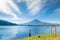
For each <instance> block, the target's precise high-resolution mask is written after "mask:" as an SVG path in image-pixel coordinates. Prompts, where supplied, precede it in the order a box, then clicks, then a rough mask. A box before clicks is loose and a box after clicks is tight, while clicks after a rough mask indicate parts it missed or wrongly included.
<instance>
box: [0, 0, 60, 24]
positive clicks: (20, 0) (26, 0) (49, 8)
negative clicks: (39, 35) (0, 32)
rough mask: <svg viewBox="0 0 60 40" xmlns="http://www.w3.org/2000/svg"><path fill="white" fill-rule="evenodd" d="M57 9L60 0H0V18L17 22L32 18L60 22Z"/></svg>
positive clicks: (59, 13)
mask: <svg viewBox="0 0 60 40" xmlns="http://www.w3.org/2000/svg"><path fill="white" fill-rule="evenodd" d="M59 11H60V0H43V1H42V0H0V19H2V20H6V21H9V22H12V23H17V24H22V23H27V22H30V21H33V20H34V19H38V20H39V21H43V22H47V23H58V24H60V19H59V18H60V12H59ZM26 20H27V21H26Z"/></svg>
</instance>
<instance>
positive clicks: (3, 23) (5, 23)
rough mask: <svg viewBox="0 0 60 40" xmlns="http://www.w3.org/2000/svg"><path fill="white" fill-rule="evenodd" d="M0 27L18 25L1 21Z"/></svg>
mask: <svg viewBox="0 0 60 40" xmlns="http://www.w3.org/2000/svg"><path fill="white" fill-rule="evenodd" d="M0 25H2V26H4V25H16V24H14V23H10V22H8V21H4V20H0Z"/></svg>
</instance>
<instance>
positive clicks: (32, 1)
mask: <svg viewBox="0 0 60 40" xmlns="http://www.w3.org/2000/svg"><path fill="white" fill-rule="evenodd" d="M26 2H27V3H26V4H27V7H28V9H29V10H30V12H31V13H30V15H36V14H37V13H38V11H41V9H42V8H43V6H44V3H45V2H46V0H43V1H42V0H26Z"/></svg>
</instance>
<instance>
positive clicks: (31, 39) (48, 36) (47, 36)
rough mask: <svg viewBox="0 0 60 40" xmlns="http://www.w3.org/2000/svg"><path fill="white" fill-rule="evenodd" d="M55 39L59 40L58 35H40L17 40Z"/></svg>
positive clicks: (59, 36) (59, 35)
mask: <svg viewBox="0 0 60 40" xmlns="http://www.w3.org/2000/svg"><path fill="white" fill-rule="evenodd" d="M38 36H40V37H38ZM55 39H56V40H60V34H40V35H36V36H32V37H28V38H21V39H18V40H55Z"/></svg>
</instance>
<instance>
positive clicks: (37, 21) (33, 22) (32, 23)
mask: <svg viewBox="0 0 60 40" xmlns="http://www.w3.org/2000/svg"><path fill="white" fill-rule="evenodd" d="M39 24H40V25H43V24H44V25H45V24H46V25H48V24H49V25H50V23H45V22H41V21H39V20H37V19H35V20H33V21H31V22H28V23H24V24H19V25H39Z"/></svg>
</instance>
